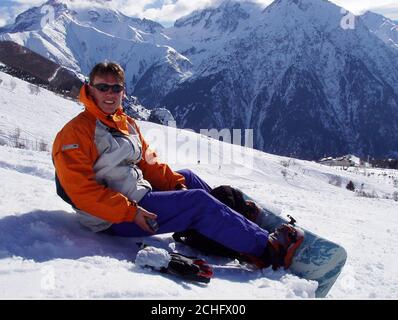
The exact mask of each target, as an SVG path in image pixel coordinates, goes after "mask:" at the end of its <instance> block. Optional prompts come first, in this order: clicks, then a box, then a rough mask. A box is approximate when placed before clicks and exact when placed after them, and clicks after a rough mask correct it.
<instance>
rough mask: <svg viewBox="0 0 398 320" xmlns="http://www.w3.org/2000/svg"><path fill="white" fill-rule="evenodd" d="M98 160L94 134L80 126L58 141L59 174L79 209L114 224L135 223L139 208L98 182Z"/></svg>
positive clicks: (63, 133)
mask: <svg viewBox="0 0 398 320" xmlns="http://www.w3.org/2000/svg"><path fill="white" fill-rule="evenodd" d="M79 131H80V132H79ZM96 157H97V154H96V148H95V146H94V143H93V141H92V140H91V139H90V134H88V133H87V132H83V130H79V127H78V126H73V127H71V126H70V127H67V128H64V129H63V130H62V131H61V132H60V133H58V135H57V137H56V138H55V141H54V145H53V161H54V165H55V168H56V173H57V176H58V179H59V181H60V183H61V185H62V187H63V188H64V190H65V192H66V194H67V195H68V196H69V198H70V199H71V200H72V202H73V204H74V205H75V207H76V208H78V209H79V210H82V211H84V212H87V213H89V214H92V215H94V216H97V217H99V218H101V219H103V220H106V221H109V222H112V223H120V222H123V221H133V220H134V218H135V214H136V204H135V203H134V202H130V201H129V200H128V199H127V198H126V197H125V196H124V195H122V194H121V193H120V192H116V191H113V190H111V189H109V188H106V187H105V186H104V185H101V184H99V183H97V182H96V180H95V173H94V171H93V165H94V161H95V159H96Z"/></svg>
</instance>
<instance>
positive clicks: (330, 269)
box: [243, 193, 347, 298]
mask: <svg viewBox="0 0 398 320" xmlns="http://www.w3.org/2000/svg"><path fill="white" fill-rule="evenodd" d="M243 195H244V197H245V198H246V200H252V201H254V202H256V203H257V204H258V202H257V201H256V200H255V199H252V198H251V197H250V196H248V195H247V194H245V193H243ZM258 206H259V208H260V210H261V211H260V214H259V216H258V218H257V221H256V223H257V224H258V225H259V226H260V227H261V228H263V229H266V230H268V231H270V232H273V231H274V230H275V228H276V227H278V226H279V225H281V224H282V223H288V222H289V221H288V220H286V219H284V218H283V217H281V216H280V214H279V213H278V212H277V210H275V209H274V208H271V207H269V208H266V207H264V206H260V205H259V204H258ZM296 226H297V227H300V225H299V224H296ZM300 228H301V229H302V230H304V233H305V235H304V241H303V243H302V245H301V246H300V248H299V249H298V250H297V251H296V253H295V255H294V257H293V263H292V265H291V266H290V268H289V269H288V271H290V272H291V273H292V274H294V275H296V276H298V277H300V278H304V279H307V280H315V281H317V282H318V289H317V290H316V292H315V296H316V297H317V298H324V297H326V295H327V294H328V292H329V290H330V289H331V288H332V286H333V284H334V283H335V281H336V279H337V277H338V276H339V274H340V272H341V271H342V269H343V266H344V264H345V262H346V260H347V252H346V251H345V249H344V248H343V247H342V246H340V245H338V244H336V243H334V242H332V241H329V240H327V239H325V238H322V237H321V236H319V235H316V234H314V233H313V232H311V231H308V230H306V229H305V228H302V227H300Z"/></svg>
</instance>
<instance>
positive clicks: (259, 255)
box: [52, 62, 303, 269]
mask: <svg viewBox="0 0 398 320" xmlns="http://www.w3.org/2000/svg"><path fill="white" fill-rule="evenodd" d="M124 82H125V78H124V71H123V69H122V68H121V67H120V65H118V64H117V63H113V62H103V63H99V64H97V65H96V66H95V67H94V68H93V69H92V71H91V73H90V76H89V82H88V83H87V84H85V85H84V86H83V87H82V88H81V91H80V101H81V102H82V103H83V104H84V106H85V110H84V111H83V112H82V113H80V114H79V115H78V116H76V117H75V118H74V119H72V120H71V121H70V122H68V123H67V124H66V125H65V126H64V128H63V129H62V130H61V131H60V132H59V133H58V134H57V136H56V138H55V141H54V145H53V149H52V150H53V151H52V152H53V153H52V156H53V161H54V166H55V169H56V183H57V193H58V195H59V196H61V197H62V199H64V200H65V201H67V202H68V203H69V204H71V205H72V206H73V208H74V209H75V211H76V212H77V214H78V217H79V221H80V222H81V223H82V224H83V225H85V226H86V227H88V228H89V229H91V230H92V231H94V232H106V233H108V234H111V235H115V236H124V237H142V236H149V235H152V234H155V233H156V234H161V233H169V232H180V231H184V230H187V229H193V230H196V231H197V232H199V233H200V234H202V235H204V236H206V237H207V238H209V239H211V240H214V241H216V242H217V243H220V244H222V245H223V246H225V247H227V248H230V249H232V250H234V251H236V252H239V253H242V254H244V255H245V256H246V257H252V258H253V260H252V261H256V264H258V265H260V266H261V267H268V266H270V265H272V266H273V268H274V269H276V268H278V267H280V266H283V267H285V268H287V267H289V265H290V264H291V259H292V257H293V254H294V252H295V251H296V249H297V248H298V246H299V245H300V244H301V242H302V239H303V233H302V231H301V230H300V229H298V228H295V227H293V226H291V225H287V224H284V225H282V226H281V227H279V228H278V229H277V230H276V231H275V232H274V233H272V234H269V233H268V231H266V230H264V229H262V228H260V227H259V226H258V225H256V224H255V223H253V222H252V221H249V220H248V219H246V218H245V217H244V216H242V215H241V214H239V213H237V212H236V211H234V210H233V209H231V208H229V207H228V206H226V205H224V204H223V203H221V202H220V201H218V200H217V199H216V198H214V197H213V196H212V195H210V192H211V190H212V189H211V188H210V186H209V185H208V184H207V183H206V182H205V181H203V180H202V179H201V178H199V177H198V176H197V175H195V174H194V173H193V172H192V171H190V170H181V171H178V172H175V171H173V170H172V169H171V168H170V167H169V166H168V165H167V164H164V163H160V162H159V161H158V160H157V158H156V154H155V153H154V152H153V151H151V150H150V148H149V146H148V143H147V142H146V141H145V139H144V137H143V135H142V133H141V132H140V129H139V127H138V125H137V124H136V122H135V121H134V120H133V119H132V118H130V117H128V116H127V115H126V114H125V113H124V112H123V109H122V107H121V103H122V98H123V96H124V92H125V87H124ZM154 222H156V223H157V226H158V227H155V228H154V227H153V224H154ZM151 226H152V227H151Z"/></svg>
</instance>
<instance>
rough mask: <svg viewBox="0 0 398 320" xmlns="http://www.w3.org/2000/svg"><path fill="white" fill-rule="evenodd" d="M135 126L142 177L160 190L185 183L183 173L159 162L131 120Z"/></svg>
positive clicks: (135, 125) (173, 188)
mask: <svg viewBox="0 0 398 320" xmlns="http://www.w3.org/2000/svg"><path fill="white" fill-rule="evenodd" d="M131 123H132V124H133V125H134V127H135V128H136V130H137V132H138V134H139V136H140V140H141V143H142V159H141V161H140V162H139V163H138V166H139V167H140V169H141V170H142V173H143V174H144V179H146V180H148V181H149V183H150V184H151V185H152V186H153V187H154V188H156V189H157V190H161V191H168V190H175V188H176V186H177V185H178V184H185V178H184V176H183V175H181V174H179V173H177V172H174V171H173V170H172V169H171V168H170V167H169V166H168V165H167V164H166V163H161V162H159V160H158V158H157V155H156V153H155V151H153V150H151V149H150V148H149V145H148V143H147V142H146V141H145V139H144V137H143V135H142V133H141V131H140V129H139V127H138V125H137V124H136V123H135V122H134V121H131Z"/></svg>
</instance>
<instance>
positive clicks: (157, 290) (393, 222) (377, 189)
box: [0, 73, 398, 299]
mask: <svg viewBox="0 0 398 320" xmlns="http://www.w3.org/2000/svg"><path fill="white" fill-rule="evenodd" d="M0 78H1V79H2V80H3V81H1V82H0V97H1V99H2V100H1V103H0V106H1V108H2V109H1V110H0V116H1V119H7V122H5V121H3V122H2V123H6V124H7V130H6V131H5V132H3V134H5V135H9V134H10V132H12V130H13V128H16V127H19V126H20V124H23V127H24V130H26V131H27V132H29V133H31V134H32V135H35V136H36V135H37V136H40V137H41V138H43V139H45V141H48V142H50V141H51V140H52V139H53V137H54V136H55V134H56V132H57V131H58V130H60V129H61V127H62V126H63V124H64V123H66V122H67V121H69V120H70V118H71V117H73V116H74V115H75V114H76V113H77V112H78V111H79V110H80V109H81V106H80V105H78V104H76V103H74V102H71V101H69V100H64V99H61V98H59V97H57V96H56V95H54V94H53V93H50V92H47V91H45V90H41V91H40V92H39V93H38V94H37V95H32V94H31V92H30V89H29V85H28V84H26V83H23V82H21V81H18V80H17V79H12V78H10V77H9V76H8V75H4V74H2V73H0ZM12 81H14V82H15V83H16V86H14V85H11V87H14V91H13V90H10V88H11V87H10V83H11V82H12ZM42 112H43V113H42ZM44 112H45V114H44ZM11 115H12V116H11ZM49 115H51V116H49ZM11 120H13V121H11ZM140 125H141V128H142V130H143V132H144V135H145V136H146V138H147V139H148V140H149V141H150V144H151V146H153V147H155V148H156V150H157V152H158V154H159V155H160V157H161V158H162V159H163V160H167V161H168V162H169V163H170V165H171V166H172V167H173V168H174V169H181V168H190V169H191V170H194V171H195V172H196V173H197V174H199V175H200V176H201V177H203V178H204V179H205V180H207V181H208V182H209V184H210V185H212V186H216V185H220V184H232V185H235V186H237V187H240V188H241V189H242V190H244V191H245V192H247V193H248V194H250V195H252V196H253V197H254V198H255V199H257V201H258V202H259V203H260V204H264V205H267V206H271V207H276V208H279V209H280V210H281V213H282V214H283V215H287V214H291V215H293V216H294V217H295V218H296V219H297V220H298V221H299V223H300V224H301V225H302V226H303V227H305V228H308V229H310V230H313V231H314V232H316V233H318V234H320V235H322V236H323V237H326V238H328V239H330V240H332V241H335V242H337V243H339V244H341V245H343V246H344V247H345V248H346V250H347V252H348V261H347V264H346V266H345V268H344V270H343V272H342V274H341V275H340V277H339V278H338V280H337V282H336V284H335V286H334V287H333V288H332V290H331V291H330V293H329V295H328V297H330V298H346V299H348V298H398V296H397V293H398V259H397V257H398V249H397V247H396V246H394V245H393V244H394V243H396V242H397V241H398V234H397V232H396V230H397V229H398V216H397V207H398V205H397V202H396V201H394V200H392V199H391V198H392V197H393V195H394V192H397V191H398V173H397V171H391V170H390V171H388V170H371V169H367V170H366V171H365V170H362V169H356V170H351V171H350V170H347V171H341V170H338V169H335V168H329V167H325V166H321V165H319V164H316V163H313V162H307V161H301V160H295V159H288V158H283V157H279V156H274V155H270V154H266V153H263V152H260V151H255V150H252V149H247V148H244V147H240V146H237V145H231V144H226V143H223V142H218V141H215V140H212V139H210V138H207V137H205V136H201V135H198V134H196V133H193V132H189V131H185V130H181V129H175V128H171V127H165V126H161V125H157V124H153V123H149V122H140ZM173 136H174V137H176V139H177V140H176V141H177V142H176V143H175V148H174V147H173V145H174V144H170V143H167V142H166V140H164V139H165V138H166V137H173ZM198 146H200V153H198V152H197V150H198ZM198 160H200V163H198ZM53 172H54V170H53V166H52V162H51V156H50V153H49V152H48V151H47V152H40V151H34V150H24V149H16V148H11V147H8V146H0V181H1V182H2V186H1V188H0V288H7V290H0V296H1V298H138V299H142V298H149V299H157V298H163V299H231V298H235V299H278V298H306V297H313V296H314V291H315V289H316V283H314V282H308V281H305V280H302V279H299V278H297V277H295V276H292V275H290V274H289V273H287V272H285V271H278V272H273V271H272V270H270V269H266V270H262V271H251V270H248V268H247V267H243V269H242V268H241V267H239V266H238V265H237V262H236V261H229V260H227V259H220V258H215V257H205V256H203V257H204V258H206V259H207V260H209V261H210V262H211V263H212V264H214V268H215V278H214V279H213V280H212V281H211V282H210V284H209V285H206V286H198V285H194V284H191V283H184V282H181V281H179V280H177V279H175V278H173V277H169V276H162V275H160V274H156V273H153V272H151V271H150V270H147V269H142V268H139V267H137V266H135V265H134V263H133V262H132V261H133V260H134V257H135V253H136V251H137V245H136V243H137V242H139V241H144V242H145V243H148V244H153V245H156V246H158V247H163V248H172V249H173V248H176V249H177V250H179V251H181V252H184V253H189V254H198V252H196V251H194V250H190V249H188V248H186V247H183V246H182V245H176V244H175V243H174V242H173V239H172V238H171V234H165V235H161V236H154V237H150V238H145V239H126V238H117V237H111V236H106V235H95V234H93V233H91V232H89V231H87V230H85V229H84V228H83V227H81V226H80V225H79V224H78V222H77V219H76V217H75V215H74V214H73V211H72V209H71V208H70V207H69V206H68V205H67V204H65V203H64V202H63V201H62V200H61V199H60V198H58V197H57V196H56V194H55V185H54V173H53ZM349 180H352V181H353V182H354V183H355V185H356V186H357V188H358V189H362V194H365V193H367V194H368V197H363V196H357V195H355V193H353V192H350V191H348V190H346V189H345V186H346V184H347V182H348V181H349ZM362 184H363V185H362ZM387 197H388V198H389V199H387Z"/></svg>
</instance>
